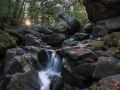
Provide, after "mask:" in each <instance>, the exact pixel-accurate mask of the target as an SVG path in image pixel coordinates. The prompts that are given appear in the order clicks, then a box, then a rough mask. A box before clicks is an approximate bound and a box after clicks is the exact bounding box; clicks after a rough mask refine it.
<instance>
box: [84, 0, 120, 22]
mask: <svg viewBox="0 0 120 90" xmlns="http://www.w3.org/2000/svg"><path fill="white" fill-rule="evenodd" d="M84 5H85V6H86V10H87V12H88V18H89V19H90V21H92V22H98V21H101V20H105V19H108V18H112V17H117V16H120V11H119V8H120V1H119V0H99V1H97V0H84Z"/></svg>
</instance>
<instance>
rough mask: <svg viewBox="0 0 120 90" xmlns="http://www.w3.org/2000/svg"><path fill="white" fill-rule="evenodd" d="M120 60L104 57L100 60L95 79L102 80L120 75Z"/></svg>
mask: <svg viewBox="0 0 120 90" xmlns="http://www.w3.org/2000/svg"><path fill="white" fill-rule="evenodd" d="M119 68H120V60H119V59H117V58H114V57H112V56H109V57H106V56H102V57H100V58H99V59H98V62H97V65H96V68H95V72H94V77H95V78H97V79H102V78H104V77H107V76H111V75H115V74H119V73H120V70H119Z"/></svg>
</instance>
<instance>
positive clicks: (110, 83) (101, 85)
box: [90, 74, 120, 90]
mask: <svg viewBox="0 0 120 90" xmlns="http://www.w3.org/2000/svg"><path fill="white" fill-rule="evenodd" d="M119 89H120V75H119V74H118V75H113V76H109V77H106V78H103V79H102V80H100V81H99V82H98V83H97V84H95V85H92V86H91V87H90V90H119Z"/></svg>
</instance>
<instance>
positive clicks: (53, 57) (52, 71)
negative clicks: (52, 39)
mask: <svg viewBox="0 0 120 90" xmlns="http://www.w3.org/2000/svg"><path fill="white" fill-rule="evenodd" d="M46 53H47V57H48V64H47V66H46V67H45V69H44V70H42V71H40V72H39V78H40V80H41V83H42V86H41V88H40V90H50V79H49V77H53V76H57V77H60V76H61V65H60V58H59V57H58V55H57V54H56V52H55V51H54V50H46Z"/></svg>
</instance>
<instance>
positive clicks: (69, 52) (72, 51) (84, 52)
mask: <svg viewBox="0 0 120 90" xmlns="http://www.w3.org/2000/svg"><path fill="white" fill-rule="evenodd" d="M61 54H62V55H63V56H64V57H68V58H69V59H70V60H74V61H79V60H82V59H85V58H93V59H97V56H96V54H95V53H94V52H93V51H91V50H90V49H85V48H80V47H75V46H70V47H64V48H63V49H62V50H61Z"/></svg>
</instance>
